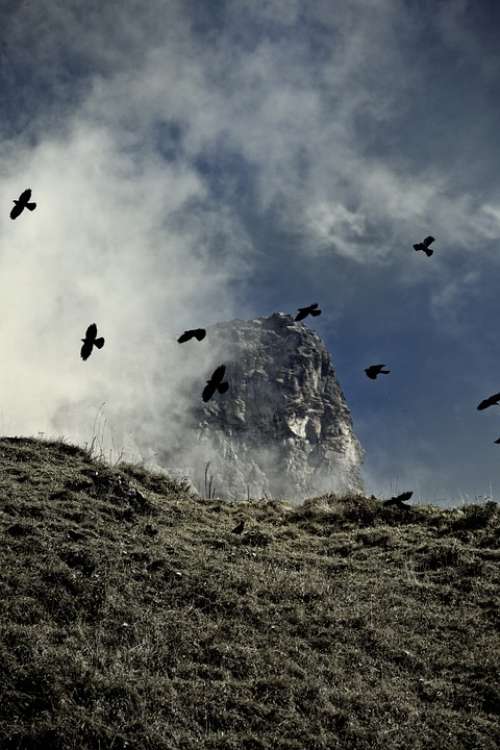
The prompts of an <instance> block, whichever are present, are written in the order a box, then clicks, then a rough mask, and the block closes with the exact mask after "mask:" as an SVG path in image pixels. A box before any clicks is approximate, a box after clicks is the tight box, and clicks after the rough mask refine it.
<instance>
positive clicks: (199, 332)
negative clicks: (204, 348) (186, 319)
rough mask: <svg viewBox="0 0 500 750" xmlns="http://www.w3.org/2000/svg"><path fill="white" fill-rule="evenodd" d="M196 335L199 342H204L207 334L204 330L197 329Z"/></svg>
mask: <svg viewBox="0 0 500 750" xmlns="http://www.w3.org/2000/svg"><path fill="white" fill-rule="evenodd" d="M194 335H195V336H196V338H197V339H198V341H202V340H203V339H204V338H205V336H206V335H207V332H206V331H205V329H204V328H197V329H196V331H194Z"/></svg>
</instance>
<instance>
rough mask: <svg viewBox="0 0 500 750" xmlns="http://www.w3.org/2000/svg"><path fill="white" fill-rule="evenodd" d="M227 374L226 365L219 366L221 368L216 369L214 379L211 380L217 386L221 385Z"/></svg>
mask: <svg viewBox="0 0 500 750" xmlns="http://www.w3.org/2000/svg"><path fill="white" fill-rule="evenodd" d="M225 372H226V365H219V367H216V368H215V370H214V371H213V373H212V377H211V378H210V380H211V381H212V383H213V384H214V385H215V386H216V385H218V384H219V383H222V381H223V379H224V373H225Z"/></svg>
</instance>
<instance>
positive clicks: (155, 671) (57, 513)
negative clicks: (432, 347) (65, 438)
mask: <svg viewBox="0 0 500 750" xmlns="http://www.w3.org/2000/svg"><path fill="white" fill-rule="evenodd" d="M0 489H1V492H0V530H1V534H2V539H1V545H0V589H1V596H2V603H3V604H2V617H1V620H0V663H1V664H2V667H3V669H2V676H1V678H0V679H1V683H0V684H1V696H0V699H1V700H0V747H1V748H2V750H14V748H15V749H16V750H34V749H35V748H37V749H38V748H40V750H42V748H43V749H45V748H51V750H62V749H63V748H64V750H67V749H73V748H74V749H75V750H76V749H78V750H86V749H87V748H100V750H107V749H108V748H109V750H122V749H124V748H130V749H133V750H135V749H136V748H137V749H139V748H141V750H142V749H144V750H160V749H161V750H176V749H177V748H179V749H180V748H182V749H183V750H191V748H214V749H215V748H228V749H229V748H231V749H234V750H260V749H262V750H268V749H269V750H271V748H272V749H273V750H275V749H276V750H285V749H286V750H305V749H306V748H308V749H309V748H310V749H311V750H316V749H320V748H324V749H325V750H326V749H327V748H328V750H330V749H332V748H356V750H357V749H358V748H359V750H364V749H365V748H366V749H368V748H370V749H371V750H373V749H374V748H382V747H383V748H384V749H385V750H391V749H392V748H408V747H412V748H413V749H414V750H418V749H419V748H429V749H430V748H432V750H435V748H440V749H442V750H457V748H477V749H478V750H479V749H480V750H488V749H489V748H491V750H494V749H496V748H497V747H498V746H500V729H499V714H500V688H499V686H500V637H499V631H500V616H499V611H500V610H499V604H500V600H499V583H498V580H499V578H498V562H499V560H500V535H499V530H500V514H499V511H498V508H497V506H496V504H495V503H487V504H486V505H485V506H480V507H478V506H469V507H465V508H461V509H460V510H453V511H442V510H438V509H436V508H431V507H422V508H419V509H413V510H410V511H408V512H406V513H404V512H403V513H402V512H401V511H399V510H398V509H397V508H396V509H394V508H384V507H382V506H381V504H380V503H379V502H377V501H376V500H371V499H366V498H361V497H352V498H343V499H338V498H335V497H333V496H326V497H323V498H317V499H315V500H312V501H309V502H307V503H306V504H305V505H304V506H303V507H301V508H298V509H293V510H290V509H286V508H285V507H284V506H282V505H281V504H280V503H277V502H270V503H260V504H259V503H257V502H244V503H241V504H239V505H237V506H236V505H229V504H224V503H221V502H218V501H216V500H214V499H210V500H206V501H203V500H200V499H197V500H194V499H192V498H190V497H189V496H188V494H187V493H186V490H185V488H183V487H182V486H179V485H177V484H176V483H175V482H172V481H170V480H169V479H168V478H165V477H163V476H161V477H160V476H153V475H151V474H149V473H148V472H146V471H144V470H143V469H140V468H137V467H132V466H125V465H123V466H120V467H115V468H110V467H108V466H106V465H104V464H102V463H99V462H97V463H96V462H95V461H94V460H92V458H91V457H90V454H89V453H88V452H86V451H84V450H81V449H80V448H76V447H74V446H70V445H65V444H64V443H59V442H41V441H37V440H29V439H20V438H19V439H3V440H0ZM243 517H244V518H245V519H246V525H245V531H244V533H243V534H242V535H241V537H239V536H236V535H233V534H231V529H232V528H233V527H234V526H235V524H236V522H237V521H238V520H239V519H240V518H243Z"/></svg>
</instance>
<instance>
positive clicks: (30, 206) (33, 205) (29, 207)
mask: <svg viewBox="0 0 500 750" xmlns="http://www.w3.org/2000/svg"><path fill="white" fill-rule="evenodd" d="M26 208H27V209H28V211H34V210H35V208H36V203H27V204H26Z"/></svg>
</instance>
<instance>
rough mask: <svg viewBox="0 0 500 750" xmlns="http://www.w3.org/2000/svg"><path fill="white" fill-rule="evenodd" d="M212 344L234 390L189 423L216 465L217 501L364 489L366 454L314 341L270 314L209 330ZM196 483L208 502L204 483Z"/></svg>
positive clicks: (306, 331)
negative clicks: (362, 462)
mask: <svg viewBox="0 0 500 750" xmlns="http://www.w3.org/2000/svg"><path fill="white" fill-rule="evenodd" d="M207 341H210V342H211V346H212V347H214V350H217V351H218V355H219V356H220V359H219V360H218V361H217V363H216V364H220V363H222V362H223V363H224V364H225V365H226V378H225V379H226V380H228V382H229V385H230V388H229V391H228V392H227V394H224V395H219V394H216V395H215V396H214V397H213V398H212V400H211V401H209V402H208V403H207V404H203V402H200V403H199V405H197V406H196V407H194V410H193V415H192V416H193V425H194V427H195V429H196V439H197V443H198V447H199V448H200V449H201V451H202V452H203V454H204V460H205V459H206V461H207V462H208V461H210V465H209V468H208V471H207V472H206V474H207V479H209V480H211V481H210V493H211V494H215V495H217V496H219V497H227V498H232V499H246V498H247V497H248V496H250V497H253V498H259V497H266V496H267V497H269V496H270V497H279V498H286V499H290V500H295V501H299V500H303V499H304V498H306V497H310V496H312V495H315V494H319V493H322V492H327V491H339V490H342V489H351V490H353V491H361V490H362V482H361V478H360V465H361V461H362V456H363V451H362V448H361V446H360V444H359V442H358V440H357V439H356V437H355V435H354V433H353V428H352V420H351V415H350V412H349V409H348V407H347V404H346V401H345V398H344V395H343V393H342V390H341V388H340V386H339V384H338V382H337V378H336V376H335V371H334V369H333V366H332V363H331V360H330V355H329V354H328V351H327V350H326V347H325V345H324V344H323V342H322V340H321V339H320V337H319V336H318V335H317V334H316V333H314V332H313V331H312V330H311V329H310V328H309V327H308V326H307V325H304V323H301V322H299V323H296V322H295V321H294V319H293V317H292V316H290V315H286V314H284V313H274V314H273V315H271V316H269V317H265V318H257V319H256V320H248V321H244V320H233V321H229V322H224V323H217V324H216V325H214V326H211V327H210V328H209V329H207ZM198 398H199V396H198ZM198 455H200V454H198ZM192 479H193V480H194V481H195V484H196V485H197V486H198V489H199V491H200V492H201V493H202V494H207V487H206V486H204V485H206V482H205V478H203V482H202V479H201V477H200V476H198V477H192Z"/></svg>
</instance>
